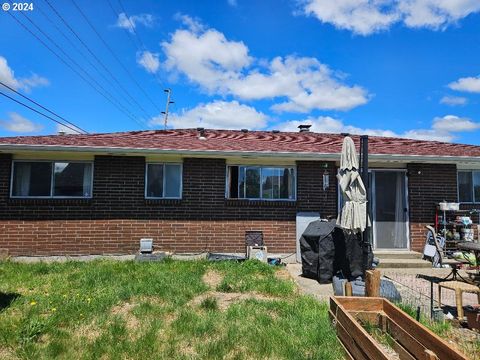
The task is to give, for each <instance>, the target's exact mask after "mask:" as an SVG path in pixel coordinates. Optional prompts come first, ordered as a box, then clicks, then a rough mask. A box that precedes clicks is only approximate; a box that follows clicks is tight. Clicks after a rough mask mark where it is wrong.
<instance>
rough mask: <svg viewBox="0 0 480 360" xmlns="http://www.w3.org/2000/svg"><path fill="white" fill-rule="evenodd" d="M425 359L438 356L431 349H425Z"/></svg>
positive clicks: (434, 358)
mask: <svg viewBox="0 0 480 360" xmlns="http://www.w3.org/2000/svg"><path fill="white" fill-rule="evenodd" d="M425 360H439V359H438V356H437V355H436V354H435V353H434V352H433V351H431V350H425Z"/></svg>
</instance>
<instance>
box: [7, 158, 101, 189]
mask: <svg viewBox="0 0 480 360" xmlns="http://www.w3.org/2000/svg"><path fill="white" fill-rule="evenodd" d="M92 169H93V165H92V163H89V162H67V161H58V162H56V161H55V162H51V161H14V162H13V174H12V190H11V195H12V197H60V198H64V197H67V198H68V197H76V198H82V197H86V198H89V197H91V196H92V179H93V177H92Z"/></svg>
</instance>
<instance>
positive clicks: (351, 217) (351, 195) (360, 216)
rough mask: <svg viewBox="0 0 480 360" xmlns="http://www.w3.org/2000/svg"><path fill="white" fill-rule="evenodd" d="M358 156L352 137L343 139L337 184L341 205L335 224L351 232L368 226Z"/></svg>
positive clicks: (365, 200) (365, 196)
mask: <svg viewBox="0 0 480 360" xmlns="http://www.w3.org/2000/svg"><path fill="white" fill-rule="evenodd" d="M358 169H359V166H358V157H357V152H356V150H355V144H354V143H353V140H352V138H350V137H349V136H346V137H345V138H344V139H343V145H342V153H341V157H340V172H339V174H338V175H337V179H338V185H339V186H340V189H341V190H342V196H343V207H342V210H341V212H340V214H339V215H338V219H337V224H338V225H340V226H341V227H342V228H343V229H345V230H348V231H350V232H353V233H359V232H363V231H364V230H365V228H366V227H367V226H368V225H367V224H368V221H367V195H366V190H365V185H364V184H363V181H362V178H361V176H360V173H359V172H358Z"/></svg>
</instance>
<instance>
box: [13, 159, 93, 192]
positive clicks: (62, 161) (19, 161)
mask: <svg viewBox="0 0 480 360" xmlns="http://www.w3.org/2000/svg"><path fill="white" fill-rule="evenodd" d="M22 162H27V163H50V164H51V165H52V172H51V174H50V195H49V196H19V195H13V175H14V174H13V173H14V169H15V163H22ZM55 163H80V164H91V165H92V176H91V179H90V189H91V192H90V196H55V195H53V194H54V190H55ZM94 171H95V165H94V162H93V161H89V160H34V159H32V160H12V167H11V170H10V198H12V199H91V198H93V178H94Z"/></svg>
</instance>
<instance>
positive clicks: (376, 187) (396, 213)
mask: <svg viewBox="0 0 480 360" xmlns="http://www.w3.org/2000/svg"><path fill="white" fill-rule="evenodd" d="M371 180H372V183H371V184H372V187H371V195H372V196H371V199H372V204H371V205H372V207H371V214H372V220H373V243H374V247H375V249H378V250H382V249H385V250H387V249H388V250H408V249H409V234H408V199H407V177H406V172H405V171H402V170H372V177H371Z"/></svg>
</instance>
